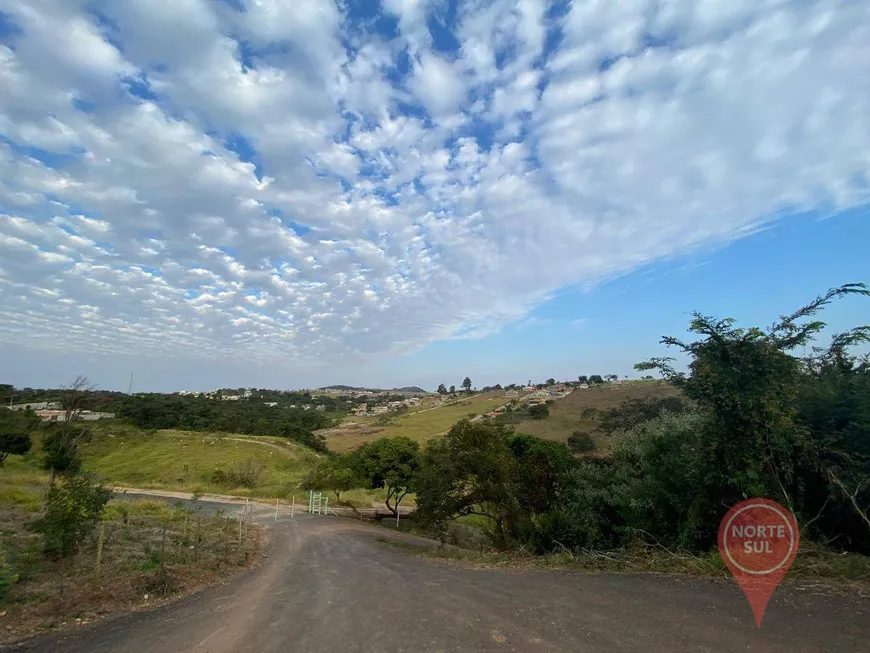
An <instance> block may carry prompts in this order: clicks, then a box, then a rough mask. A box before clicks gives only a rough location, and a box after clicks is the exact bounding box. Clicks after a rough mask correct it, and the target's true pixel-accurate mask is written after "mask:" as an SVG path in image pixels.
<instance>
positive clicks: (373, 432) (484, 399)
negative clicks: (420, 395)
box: [318, 392, 507, 452]
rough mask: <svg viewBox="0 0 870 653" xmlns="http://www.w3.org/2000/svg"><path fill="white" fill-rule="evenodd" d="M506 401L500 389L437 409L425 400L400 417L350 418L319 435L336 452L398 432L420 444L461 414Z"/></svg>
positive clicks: (486, 409) (443, 431)
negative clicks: (421, 406) (423, 403)
mask: <svg viewBox="0 0 870 653" xmlns="http://www.w3.org/2000/svg"><path fill="white" fill-rule="evenodd" d="M505 403H507V399H506V398H505V397H504V394H503V393H501V392H497V393H487V394H480V395H473V396H471V397H469V398H467V399H459V400H458V401H457V402H456V403H451V404H447V405H444V406H440V407H438V408H432V407H430V404H428V403H427V404H426V405H424V406H423V408H421V409H420V410H417V411H415V412H412V413H408V414H406V415H402V416H400V417H392V418H390V417H387V419H386V420H385V421H388V423H386V424H384V423H380V422H379V419H378V418H376V417H364V418H349V419H347V420H345V422H344V423H343V424H342V425H341V426H339V427H336V428H331V429H323V430H321V431H318V434H320V435H323V436H324V437H325V438H326V445H327V446H328V447H329V448H330V450H332V451H339V452H341V451H347V450H349V449H354V448H356V447H358V446H359V445H361V444H363V443H365V442H371V441H372V440H377V439H378V438H384V437H393V436H397V435H404V436H407V437H409V438H411V439H412V440H416V441H417V442H421V443H422V442H426V441H427V440H429V439H430V438H433V437H436V436H438V435H443V434H444V433H445V432H446V431H447V430H448V429H449V428H450V427H451V426H453V425H454V424H455V423H456V422H458V421H459V420H460V419H462V418H463V417H469V416H473V415H474V416H476V415H480V414H481V413H486V412H488V411H490V410H492V409H493V408H496V407H497V406H501V405H503V404H505Z"/></svg>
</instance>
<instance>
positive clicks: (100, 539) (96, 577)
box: [94, 521, 106, 585]
mask: <svg viewBox="0 0 870 653" xmlns="http://www.w3.org/2000/svg"><path fill="white" fill-rule="evenodd" d="M105 529H106V523H105V522H103V521H101V522H100V534H99V536H98V538H97V564H96V568H95V569H94V580H95V581H96V582H97V584H98V585H99V583H100V562H102V559H103V534H104V532H105Z"/></svg>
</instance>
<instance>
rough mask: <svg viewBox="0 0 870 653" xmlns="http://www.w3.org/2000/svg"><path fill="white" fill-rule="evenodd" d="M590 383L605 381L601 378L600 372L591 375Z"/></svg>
mask: <svg viewBox="0 0 870 653" xmlns="http://www.w3.org/2000/svg"><path fill="white" fill-rule="evenodd" d="M589 383H590V385H594V384H600V383H604V379H602V378H601V375H600V374H593V375H592V376H590V377H589Z"/></svg>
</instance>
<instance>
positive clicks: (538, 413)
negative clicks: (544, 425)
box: [529, 404, 550, 419]
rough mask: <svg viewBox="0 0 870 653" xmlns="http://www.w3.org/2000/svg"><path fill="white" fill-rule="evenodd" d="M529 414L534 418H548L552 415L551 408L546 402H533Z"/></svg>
mask: <svg viewBox="0 0 870 653" xmlns="http://www.w3.org/2000/svg"><path fill="white" fill-rule="evenodd" d="M529 416H530V417H531V418H532V419H547V418H548V417H549V416H550V409H549V408H547V405H546V404H533V405H531V406H529Z"/></svg>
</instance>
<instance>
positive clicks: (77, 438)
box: [42, 425, 90, 485]
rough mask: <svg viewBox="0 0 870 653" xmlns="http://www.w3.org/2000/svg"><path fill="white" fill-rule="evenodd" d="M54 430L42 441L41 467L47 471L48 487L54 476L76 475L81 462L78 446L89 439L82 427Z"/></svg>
mask: <svg viewBox="0 0 870 653" xmlns="http://www.w3.org/2000/svg"><path fill="white" fill-rule="evenodd" d="M52 426H54V428H53V429H52V430H51V431H49V432H48V433H47V434H46V436H45V437H44V438H43V439H42V456H43V457H42V466H43V468H45V469H47V470H49V472H50V478H49V485H53V484H54V477H55V474H57V473H61V474H64V473H65V474H69V475H73V474H77V473H78V471H79V470H80V469H81V466H82V461H81V457H80V456H79V452H78V449H79V446H80V445H81V444H82V443H84V442H86V441H87V440H88V438H89V437H90V431H89V430H88V429H86V428H82V427H71V428H64V429H61V428H58V427H57V425H52Z"/></svg>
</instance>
